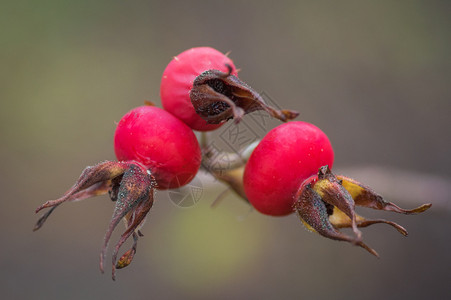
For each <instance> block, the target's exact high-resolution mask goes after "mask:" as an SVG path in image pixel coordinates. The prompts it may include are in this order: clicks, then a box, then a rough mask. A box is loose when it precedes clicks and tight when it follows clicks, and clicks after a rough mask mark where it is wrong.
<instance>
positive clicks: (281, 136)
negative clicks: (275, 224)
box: [244, 121, 334, 216]
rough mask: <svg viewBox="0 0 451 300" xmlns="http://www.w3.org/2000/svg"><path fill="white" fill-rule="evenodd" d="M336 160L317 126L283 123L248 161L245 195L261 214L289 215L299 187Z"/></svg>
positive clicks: (303, 123)
mask: <svg viewBox="0 0 451 300" xmlns="http://www.w3.org/2000/svg"><path fill="white" fill-rule="evenodd" d="M333 161H334V153H333V149H332V146H331V144H330V141H329V139H328V138H327V136H326V135H325V134H324V132H322V131H321V130H320V129H319V128H318V127H316V126H314V125H312V124H309V123H306V122H301V121H296V122H289V123H285V124H282V125H280V126H278V127H276V128H274V129H273V130H271V131H270V132H268V134H267V135H266V136H265V137H264V138H263V139H262V141H261V142H260V144H259V145H258V146H257V148H256V149H255V150H254V152H253V153H252V155H251V157H250V158H249V161H248V162H247V165H246V169H245V172H244V188H245V191H246V195H247V197H248V199H249V201H250V202H251V204H252V205H253V206H254V207H255V209H257V210H258V211H260V212H261V213H264V214H267V215H273V216H283V215H287V214H290V213H292V212H293V211H294V210H293V204H294V195H295V194H296V192H297V190H298V188H299V185H300V184H301V183H302V182H303V181H304V180H305V179H307V178H308V177H310V176H312V175H314V174H315V173H316V172H318V168H319V167H321V166H323V165H329V166H332V164H333Z"/></svg>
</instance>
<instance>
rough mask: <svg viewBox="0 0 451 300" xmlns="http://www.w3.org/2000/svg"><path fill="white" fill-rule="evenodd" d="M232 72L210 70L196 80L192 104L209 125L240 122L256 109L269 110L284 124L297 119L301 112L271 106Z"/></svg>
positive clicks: (229, 68)
mask: <svg viewBox="0 0 451 300" xmlns="http://www.w3.org/2000/svg"><path fill="white" fill-rule="evenodd" d="M226 66H227V68H228V72H227V73H224V72H221V71H219V70H208V71H205V72H203V73H202V74H200V75H199V76H197V77H196V79H195V80H194V82H193V88H192V89H191V91H190V98H191V103H192V104H193V106H194V109H195V110H196V113H197V114H198V115H200V116H201V117H202V118H203V119H204V120H206V121H207V123H208V124H219V123H221V122H225V121H227V120H229V119H235V122H239V121H240V120H241V118H242V117H243V116H244V115H245V114H247V113H251V112H253V111H256V110H265V111H267V112H268V113H269V114H270V115H271V116H273V117H274V118H277V119H279V120H281V121H283V122H286V121H289V120H291V119H294V118H296V117H297V116H298V115H299V113H298V112H296V111H292V110H277V109H275V108H273V107H271V106H268V105H267V104H266V103H265V102H264V100H263V98H262V97H261V96H260V94H259V93H257V92H256V91H255V90H254V89H252V88H251V87H250V86H249V85H247V84H246V83H245V82H243V81H241V80H240V79H239V78H238V77H236V76H235V75H232V71H233V69H232V67H231V66H230V65H226Z"/></svg>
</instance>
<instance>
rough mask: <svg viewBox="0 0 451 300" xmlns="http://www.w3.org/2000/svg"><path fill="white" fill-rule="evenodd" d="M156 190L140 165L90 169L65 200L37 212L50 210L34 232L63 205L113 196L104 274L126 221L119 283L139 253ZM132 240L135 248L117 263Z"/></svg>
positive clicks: (130, 163) (113, 164)
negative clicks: (111, 245)
mask: <svg viewBox="0 0 451 300" xmlns="http://www.w3.org/2000/svg"><path fill="white" fill-rule="evenodd" d="M155 187H156V181H155V178H154V177H153V176H152V174H151V173H150V171H149V170H147V168H146V167H144V166H143V165H142V164H140V163H139V162H136V161H126V162H114V161H105V162H102V163H99V164H97V165H95V166H91V167H87V168H85V169H84V170H83V172H82V174H81V175H80V178H79V179H78V180H77V182H76V183H75V184H74V185H73V186H72V187H71V188H70V189H69V190H68V191H67V192H66V193H65V194H64V195H63V196H62V197H61V198H59V199H56V200H52V201H47V202H46V203H44V204H42V205H41V206H39V207H38V208H37V209H36V212H39V211H41V210H42V209H44V208H50V210H48V211H47V212H46V213H45V214H44V215H42V216H41V217H40V219H39V220H38V222H37V223H36V225H35V227H34V231H36V230H38V229H39V228H41V227H42V225H44V223H45V221H46V220H47V218H48V217H49V216H50V214H51V213H52V212H53V211H54V210H55V208H56V207H58V206H59V205H60V204H62V203H63V202H70V201H79V200H84V199H87V198H90V197H94V196H98V195H103V194H106V193H109V194H110V198H111V200H113V201H115V203H116V205H115V208H114V212H113V216H112V218H111V221H110V225H109V227H108V230H107V232H106V234H105V239H104V244H103V247H102V251H101V253H100V270H101V271H102V272H103V271H104V267H103V265H104V260H105V254H106V249H107V247H108V242H109V240H110V238H111V235H112V233H113V230H114V229H115V228H116V226H117V225H118V224H119V222H120V221H121V219H124V221H125V223H126V224H125V225H126V230H125V232H124V233H123V234H122V235H121V237H120V239H119V241H118V242H117V244H116V246H115V247H114V250H113V257H112V277H113V279H115V270H116V269H120V268H124V267H126V266H128V265H129V264H130V263H131V261H132V259H133V256H134V255H135V253H136V245H137V241H138V236H142V234H141V232H140V231H139V228H140V227H141V225H142V223H143V222H144V220H145V218H146V216H147V213H148V212H149V211H150V208H151V207H152V204H153V195H154V190H155ZM130 236H132V237H133V245H132V247H131V248H130V249H129V250H128V251H126V252H125V254H124V255H122V257H121V258H119V261H117V263H116V260H117V255H118V252H119V248H120V247H121V246H122V245H123V244H124V243H125V241H126V240H127V239H128V238H129V237H130Z"/></svg>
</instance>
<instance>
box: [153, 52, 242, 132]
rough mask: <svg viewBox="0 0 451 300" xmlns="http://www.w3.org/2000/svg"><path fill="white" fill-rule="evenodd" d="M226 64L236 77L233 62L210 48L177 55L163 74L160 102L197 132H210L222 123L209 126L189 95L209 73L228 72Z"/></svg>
mask: <svg viewBox="0 0 451 300" xmlns="http://www.w3.org/2000/svg"><path fill="white" fill-rule="evenodd" d="M226 64H228V65H230V66H231V67H232V70H233V72H232V74H233V75H235V76H236V75H237V72H236V68H235V65H234V64H233V61H232V60H231V59H230V58H228V57H227V56H225V55H224V54H222V53H221V52H219V51H218V50H215V49H213V48H210V47H197V48H191V49H188V50H186V51H184V52H182V53H180V54H179V55H177V56H175V57H174V58H173V59H172V61H171V62H170V63H169V65H168V66H167V67H166V69H165V70H164V72H163V77H162V79H161V86H160V97H161V103H162V104H163V107H164V109H165V110H167V111H168V112H170V113H171V114H173V115H174V116H176V117H177V118H179V119H180V120H182V121H183V122H185V124H187V125H188V126H189V127H191V128H192V129H194V130H198V131H211V130H215V129H217V128H219V127H220V126H221V125H222V124H207V122H206V121H205V120H204V119H202V118H201V117H200V116H199V115H198V114H197V113H196V111H195V110H194V107H193V105H192V104H191V99H190V96H189V93H190V91H191V89H192V88H193V82H194V79H196V77H197V76H199V75H200V74H202V73H203V72H205V71H207V70H219V71H222V72H226V73H227V72H228V69H227V67H226Z"/></svg>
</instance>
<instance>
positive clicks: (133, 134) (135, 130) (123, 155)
mask: <svg viewBox="0 0 451 300" xmlns="http://www.w3.org/2000/svg"><path fill="white" fill-rule="evenodd" d="M114 150H115V152H116V157H117V159H118V160H120V161H129V160H136V161H139V162H140V163H142V164H143V165H144V166H145V167H147V168H148V169H149V170H150V172H151V173H152V175H153V176H154V177H155V179H156V181H157V184H158V188H159V189H168V188H177V187H180V186H182V185H185V184H187V183H188V182H190V181H191V180H192V179H193V178H194V176H195V175H196V173H197V171H198V170H199V167H200V162H201V152H200V147H199V143H198V141H197V139H196V136H195V135H194V133H193V131H192V130H191V129H190V128H189V127H188V126H187V125H186V124H184V123H183V122H182V121H180V120H179V119H177V118H176V117H174V116H172V115H171V114H170V113H168V112H167V111H165V110H163V109H161V108H158V107H154V106H141V107H137V108H134V109H132V110H131V111H130V112H128V113H127V114H126V115H125V116H124V117H122V119H121V120H120V122H119V124H118V125H117V128H116V133H115V136H114Z"/></svg>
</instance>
